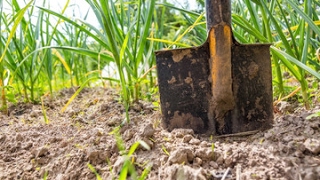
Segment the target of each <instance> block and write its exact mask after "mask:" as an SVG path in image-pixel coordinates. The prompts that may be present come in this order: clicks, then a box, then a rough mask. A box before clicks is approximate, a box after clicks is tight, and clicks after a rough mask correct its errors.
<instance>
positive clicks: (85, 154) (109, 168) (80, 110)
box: [0, 88, 320, 180]
mask: <svg viewBox="0 0 320 180" xmlns="http://www.w3.org/2000/svg"><path fill="white" fill-rule="evenodd" d="M73 93H74V90H73V89H67V90H63V91H61V92H59V93H58V94H57V95H56V96H55V98H54V99H51V100H50V99H49V98H47V99H45V100H44V104H43V105H44V107H45V108H46V115H47V117H48V119H49V121H50V123H49V124H45V123H44V116H43V114H42V110H41V105H32V104H26V103H19V104H16V105H13V106H11V107H10V109H9V113H10V115H9V116H5V115H2V116H1V117H0V118H1V121H0V179H1V180H3V179H43V177H44V176H45V174H48V177H47V179H57V180H64V179H66V180H75V179H96V176H95V174H94V173H93V172H92V171H91V170H90V169H89V167H88V165H87V164H88V163H90V164H91V165H92V166H93V167H94V168H95V169H96V171H97V173H98V174H99V175H100V176H101V178H102V179H118V177H119V171H120V170H121V167H122V165H123V162H124V161H123V159H124V158H123V154H122V153H120V152H119V150H118V148H117V144H116V138H115V136H114V135H113V134H110V132H112V131H113V130H114V128H115V127H117V126H119V125H120V124H121V122H122V120H123V119H124V116H125V111H124V108H123V107H122V105H120V104H119V102H118V100H117V99H118V98H119V96H118V95H117V93H116V91H114V90H110V89H103V88H90V89H84V90H83V91H82V92H81V93H80V94H79V95H78V97H77V98H76V99H75V100H74V101H73V102H72V103H71V104H70V106H69V107H68V109H67V110H66V111H65V112H64V113H61V112H60V110H61V108H62V107H63V106H64V104H65V103H66V102H67V100H68V99H69V98H70V97H71V96H72V94H73ZM319 109H320V108H319V107H315V108H314V109H313V110H312V111H305V110H299V112H298V113H290V114H287V115H281V116H278V117H276V118H275V122H274V127H273V128H272V129H269V130H266V131H264V132H259V133H257V134H254V135H251V136H242V137H241V136H238V137H237V136H236V137H224V138H221V137H220V138H218V137H213V138H212V137H206V136H203V135H197V134H195V133H194V132H193V131H192V130H188V129H176V130H173V131H172V132H168V131H166V130H164V129H163V128H162V126H161V116H160V113H159V110H157V108H155V107H154V106H153V105H152V104H151V103H145V102H141V103H136V104H135V105H134V106H132V107H131V108H130V117H131V122H130V123H129V124H126V125H124V126H122V127H121V129H120V133H121V137H122V139H123V141H124V142H125V147H126V148H127V149H129V148H130V146H131V145H132V144H134V143H135V142H137V141H138V140H143V141H145V142H146V143H147V144H148V145H149V146H150V148H151V149H150V150H146V149H145V148H144V147H142V146H141V147H139V148H138V149H137V150H136V151H135V153H134V154H133V157H134V158H132V159H131V160H132V162H134V164H135V168H136V170H137V173H138V174H139V175H140V174H141V172H142V171H143V170H144V169H145V168H147V167H151V171H150V173H149V174H148V176H147V179H159V180H162V179H181V180H182V179H183V180H184V179H223V178H224V179H242V180H245V179H306V180H313V179H314V180H316V179H320V118H319V117H314V118H312V119H309V120H307V119H306V117H307V116H308V115H310V114H311V113H313V112H315V111H319ZM223 176H224V177H223Z"/></svg>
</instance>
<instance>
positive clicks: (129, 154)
mask: <svg viewBox="0 0 320 180" xmlns="http://www.w3.org/2000/svg"><path fill="white" fill-rule="evenodd" d="M110 134H112V135H114V138H115V139H116V143H117V147H118V149H119V152H120V154H121V155H122V158H123V165H122V168H121V171H120V174H119V179H120V180H126V179H127V176H128V174H130V177H131V178H132V179H138V180H143V179H146V178H147V175H148V174H149V172H150V170H151V166H149V165H147V166H146V167H145V169H144V170H143V172H142V173H141V176H140V177H138V174H137V171H136V168H135V163H134V156H133V154H134V152H135V151H136V149H137V148H138V147H139V146H142V147H143V148H145V149H147V150H150V147H149V146H148V144H146V143H145V142H144V141H141V140H140V141H137V142H135V143H134V144H133V145H131V146H130V148H129V150H128V151H127V150H126V148H125V143H124V141H123V139H122V137H121V134H120V127H117V128H115V129H114V130H113V131H112V132H111V133H110Z"/></svg>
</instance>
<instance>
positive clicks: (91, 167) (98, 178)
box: [87, 163, 102, 180]
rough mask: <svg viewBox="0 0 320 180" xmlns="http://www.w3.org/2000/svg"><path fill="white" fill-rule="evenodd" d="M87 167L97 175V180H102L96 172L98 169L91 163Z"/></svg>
mask: <svg viewBox="0 0 320 180" xmlns="http://www.w3.org/2000/svg"><path fill="white" fill-rule="evenodd" d="M87 166H88V168H89V169H90V171H92V172H93V173H94V174H95V175H96V178H97V180H102V178H101V176H100V175H99V173H98V172H97V171H96V169H95V168H94V167H93V166H92V165H91V164H90V163H87Z"/></svg>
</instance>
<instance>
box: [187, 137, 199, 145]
mask: <svg viewBox="0 0 320 180" xmlns="http://www.w3.org/2000/svg"><path fill="white" fill-rule="evenodd" d="M189 143H190V144H192V145H199V144H200V140H199V139H196V138H193V139H191V140H190V141H189Z"/></svg>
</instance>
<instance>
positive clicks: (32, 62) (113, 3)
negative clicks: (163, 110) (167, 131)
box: [0, 0, 320, 112]
mask: <svg viewBox="0 0 320 180" xmlns="http://www.w3.org/2000/svg"><path fill="white" fill-rule="evenodd" d="M197 2H198V5H199V6H197V7H196V8H195V9H194V10H188V9H186V8H183V7H179V6H177V5H173V4H171V3H168V2H167V1H166V0H134V1H133V0H86V2H81V4H82V3H87V4H88V7H90V8H91V10H92V11H93V12H94V14H95V17H96V19H97V20H96V21H95V20H92V19H87V18H88V12H89V11H88V12H82V13H83V15H82V17H83V18H82V19H79V18H77V17H74V16H72V17H70V16H67V15H66V14H65V11H66V10H67V9H73V10H76V9H77V6H75V5H74V4H70V2H69V1H66V4H65V5H64V6H63V7H62V8H61V9H58V10H57V9H52V8H50V3H49V1H45V0H44V1H43V4H42V5H41V6H36V5H35V1H26V2H24V3H22V2H21V1H19V3H18V1H17V0H12V1H11V0H10V1H9V0H8V1H6V0H0V7H1V8H0V12H1V17H0V24H1V26H0V31H1V35H0V41H1V43H0V52H1V53H0V54H1V57H0V89H1V108H2V110H3V111H5V112H6V111H7V102H8V101H10V102H13V103H15V102H18V101H27V102H34V103H37V102H40V99H41V96H43V95H46V94H49V95H51V96H53V93H54V92H55V91H57V90H59V89H62V88H67V87H74V86H80V87H81V88H83V87H85V86H91V87H92V86H112V87H113V88H118V89H119V92H120V93H121V99H119V101H121V102H123V103H124V105H125V107H126V108H127V109H128V108H129V106H130V104H131V103H132V102H134V101H138V100H140V99H147V100H149V101H154V102H157V101H158V94H157V93H158V88H157V84H156V83H157V82H156V69H155V56H154V51H155V50H160V49H172V48H179V47H190V46H197V45H201V44H202V43H203V42H204V41H205V40H206V37H207V32H206V25H205V17H204V14H205V13H204V1H203V0H197ZM5 3H8V4H10V5H11V7H10V8H5V7H4V6H3V4H5ZM184 5H185V6H187V4H184ZM319 6H320V3H319V2H318V1H312V0H305V1H303V2H301V1H296V0H285V1H284V0H232V12H233V14H232V22H233V23H232V25H233V33H234V36H235V37H236V39H237V40H238V41H239V42H241V43H272V46H271V54H272V67H273V77H274V78H273V85H274V97H275V100H277V99H281V98H288V97H290V98H291V99H292V98H293V99H294V100H295V101H299V102H301V103H303V104H304V105H305V107H306V108H310V107H312V105H313V104H315V103H316V102H319V79H320V73H319V71H320V65H319V58H320V54H319V35H320V28H319V24H320V21H319V14H320V12H319V11H320V9H319ZM93 22H97V23H98V24H99V26H97V25H96V24H95V23H93ZM81 88H80V89H81ZM287 95H289V96H287Z"/></svg>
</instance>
